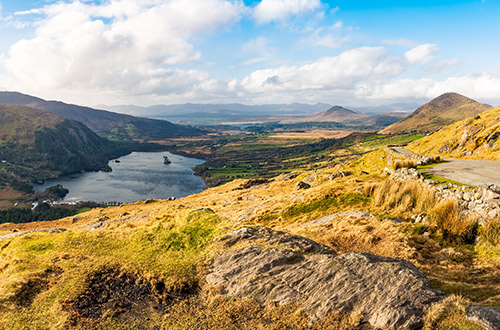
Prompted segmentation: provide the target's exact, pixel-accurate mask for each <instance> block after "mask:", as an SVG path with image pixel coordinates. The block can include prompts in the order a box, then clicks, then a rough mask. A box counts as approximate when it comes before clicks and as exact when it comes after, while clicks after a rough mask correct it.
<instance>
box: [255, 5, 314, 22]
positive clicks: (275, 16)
mask: <svg viewBox="0 0 500 330" xmlns="http://www.w3.org/2000/svg"><path fill="white" fill-rule="evenodd" d="M320 6H321V1H320V0H262V1H261V2H260V3H259V4H258V5H257V6H256V7H255V8H254V13H253V16H254V18H255V20H256V21H257V22H258V23H260V24H264V23H269V22H272V21H282V20H285V19H286V18H288V17H290V16H292V15H298V14H301V13H304V12H311V11H314V10H316V9H318V8H319V7H320Z"/></svg>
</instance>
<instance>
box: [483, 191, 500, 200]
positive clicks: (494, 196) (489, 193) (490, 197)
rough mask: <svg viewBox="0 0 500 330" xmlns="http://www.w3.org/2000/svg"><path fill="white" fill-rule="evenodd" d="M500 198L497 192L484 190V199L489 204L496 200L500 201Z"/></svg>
mask: <svg viewBox="0 0 500 330" xmlns="http://www.w3.org/2000/svg"><path fill="white" fill-rule="evenodd" d="M499 198H500V195H499V194H497V193H496V192H493V191H491V190H489V189H486V190H484V192H483V199H484V200H485V201H486V202H488V201H491V200H494V199H499Z"/></svg>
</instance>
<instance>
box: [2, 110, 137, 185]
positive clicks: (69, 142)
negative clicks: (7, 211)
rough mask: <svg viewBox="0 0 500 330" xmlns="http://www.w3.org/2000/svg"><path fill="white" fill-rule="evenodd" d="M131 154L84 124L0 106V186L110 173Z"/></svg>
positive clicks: (50, 114)
mask: <svg viewBox="0 0 500 330" xmlns="http://www.w3.org/2000/svg"><path fill="white" fill-rule="evenodd" d="M128 152H130V149H129V148H128V147H127V146H126V145H125V144H122V143H116V142H113V141H109V140H107V139H105V138H102V137H100V136H99V135H97V134H96V133H94V132H93V131H91V130H90V129H89V128H88V127H86V126H85V125H84V124H82V123H80V122H78V121H76V120H71V119H67V118H64V117H62V116H59V115H54V114H52V113H48V112H45V111H42V110H39V109H34V108H30V107H24V106H10V105H0V157H1V161H2V163H1V165H0V166H1V171H0V182H1V183H2V184H5V183H10V184H11V185H12V184H14V185H16V184H19V183H27V184H31V183H32V182H34V181H39V180H44V179H47V178H50V177H55V176H57V175H59V174H62V173H73V172H80V171H93V170H100V169H107V168H108V167H107V164H108V160H109V159H111V158H115V157H119V156H122V155H125V154H127V153H128Z"/></svg>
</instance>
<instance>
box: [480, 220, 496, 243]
mask: <svg viewBox="0 0 500 330" xmlns="http://www.w3.org/2000/svg"><path fill="white" fill-rule="evenodd" d="M480 234H481V241H483V242H485V243H489V244H491V245H496V246H498V245H500V217H496V218H493V219H491V220H488V221H486V222H485V223H484V224H483V225H482V226H481V229H480Z"/></svg>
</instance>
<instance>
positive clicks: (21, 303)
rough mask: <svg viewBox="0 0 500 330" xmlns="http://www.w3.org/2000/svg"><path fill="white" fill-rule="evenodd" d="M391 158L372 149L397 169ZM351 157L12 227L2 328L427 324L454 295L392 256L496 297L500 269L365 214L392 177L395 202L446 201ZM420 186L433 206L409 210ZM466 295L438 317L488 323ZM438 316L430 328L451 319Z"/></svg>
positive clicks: (2, 235)
mask: <svg viewBox="0 0 500 330" xmlns="http://www.w3.org/2000/svg"><path fill="white" fill-rule="evenodd" d="M382 156H383V154H382V153H380V152H377V153H376V154H375V155H372V158H373V159H374V160H376V161H377V162H380V163H381V166H385V164H386V159H384V157H382ZM369 159H370V158H364V159H360V160H359V161H357V164H358V165H359V166H360V165H361V164H364V163H365V162H367V161H368V160H369ZM353 166H354V167H352V168H349V170H350V171H352V172H342V175H339V173H340V172H339V170H340V169H341V168H340V167H334V168H328V169H322V170H321V171H307V172H296V173H290V174H285V175H282V176H280V177H278V178H276V179H274V180H269V181H262V180H245V181H244V180H236V181H233V182H230V183H228V184H226V185H223V186H220V187H216V188H211V189H207V190H205V191H203V192H202V193H200V194H197V195H193V196H189V197H186V198H182V199H178V200H164V201H155V200H148V201H146V202H137V203H134V204H128V205H122V206H121V207H111V208H106V209H94V210H91V211H89V212H87V213H84V214H80V215H79V216H77V217H74V218H66V219H61V220H58V221H54V222H44V223H43V222H39V223H31V224H19V225H14V224H3V225H0V328H2V329H4V328H5V329H25V328H37V329H133V328H137V329H256V328H257V329H317V330H319V329H344V330H348V329H373V328H384V329H419V328H422V326H423V323H424V321H425V320H424V319H423V316H424V314H425V312H426V311H427V310H428V309H429V308H430V307H431V306H430V305H431V303H432V302H435V301H439V300H440V299H442V298H443V295H442V294H441V293H439V292H437V291H435V290H432V289H431V288H430V282H429V280H428V279H427V278H425V276H423V275H422V273H421V271H420V270H418V269H417V268H415V266H414V265H412V264H411V263H410V262H408V261H404V260H401V259H396V258H394V257H398V258H402V259H406V260H409V261H411V262H413V263H414V264H415V265H417V267H419V268H421V269H427V272H428V273H429V274H431V275H433V278H432V279H433V282H432V283H433V285H436V284H439V283H443V282H444V281H443V279H444V280H446V282H445V284H446V285H447V288H448V289H449V290H452V289H450V287H452V285H456V287H457V289H456V291H458V290H460V291H461V290H462V288H464V287H467V288H469V287H471V284H469V282H459V281H465V280H464V278H465V279H466V280H467V281H469V277H470V278H471V279H472V280H473V281H474V282H473V283H478V282H479V283H481V285H482V287H481V289H482V292H483V291H484V292H488V294H487V295H486V294H485V295H479V296H477V295H476V292H474V294H470V296H474V297H475V299H476V300H475V302H476V303H482V302H483V301H484V300H485V299H486V298H485V297H484V296H493V295H494V294H495V293H496V292H498V291H496V290H497V287H498V281H497V278H498V271H490V269H485V271H484V273H471V272H472V270H475V269H476V268H475V267H477V265H476V264H472V265H469V266H466V268H465V269H464V268H463V267H462V265H461V264H458V265H457V264H456V263H455V262H456V261H455V259H453V260H452V259H451V258H450V257H449V251H450V250H452V249H450V248H448V249H447V251H445V252H441V247H439V245H438V244H437V243H436V242H434V241H432V239H431V238H429V237H427V236H425V235H418V237H411V236H407V235H405V234H404V233H403V232H402V231H401V228H402V227H401V226H402V225H403V224H398V223H397V222H395V221H393V220H389V219H385V220H384V218H378V217H375V216H372V215H370V214H368V213H366V212H372V213H373V212H374V211H377V210H378V211H379V212H380V211H382V209H380V208H379V206H377V205H379V204H377V203H378V202H376V203H375V202H374V201H375V200H376V199H377V198H376V197H375V195H372V197H370V195H367V194H365V193H362V192H361V191H362V190H363V187H364V185H365V184H366V183H367V182H371V186H370V187H371V188H370V189H368V190H372V189H375V188H374V187H375V186H373V180H377V181H381V182H385V183H382V186H380V191H390V192H393V191H394V192H396V193H395V194H394V195H398V194H397V192H399V195H398V196H399V197H392V196H391V199H390V200H389V198H386V197H387V196H385V195H383V196H381V198H380V200H381V202H383V203H385V202H387V204H388V208H387V210H390V212H399V211H397V210H402V211H403V212H405V213H408V212H411V213H415V214H420V213H421V212H422V211H421V209H420V206H417V204H419V205H428V204H429V202H430V201H432V200H434V199H432V198H430V197H429V196H428V195H427V194H425V189H423V188H422V189H419V190H417V191H412V190H409V189H408V188H409V187H410V186H412V187H414V188H416V187H417V186H418V184H417V183H416V182H414V183H411V182H405V183H396V184H395V185H394V186H391V189H386V188H385V186H383V185H384V184H385V185H387V184H391V181H392V180H385V179H386V178H387V177H386V176H385V175H382V174H380V173H381V171H380V170H381V169H380V168H379V167H377V170H376V171H373V173H372V174H367V173H366V172H364V171H363V172H361V171H360V170H358V169H357V165H353ZM363 170H367V171H371V170H369V169H368V168H366V167H363ZM300 183H302V184H300ZM305 183H307V185H305ZM403 185H404V186H403ZM300 187H302V188H300ZM365 190H366V189H365ZM373 191H375V190H373ZM408 194H412V196H419V198H420V199H422V198H424V199H425V201H426V203H420V202H419V203H416V204H415V205H413V206H411V204H412V203H413V200H412V198H408ZM374 203H375V204H374ZM400 203H401V204H400ZM389 204H391V205H389ZM416 208H418V209H416ZM382 213H384V212H382ZM400 215H401V214H397V213H396V214H393V216H398V218H399V216H400ZM408 216H409V214H408ZM14 229H15V230H16V231H15V232H12V231H11V230H14ZM30 230H31V231H30ZM313 240H314V241H313ZM318 243H319V244H318ZM321 244H322V245H321ZM443 251H444V250H443ZM447 253H448V254H447ZM372 254H377V255H380V256H379V257H377V256H373V255H372ZM457 255H458V252H457ZM447 256H448V257H447ZM462 258H466V257H465V256H463V257H462ZM457 259H458V257H457ZM467 261H469V260H468V259H467ZM471 262H472V261H471ZM450 269H451V270H450ZM454 269H459V271H458V272H461V273H458V272H457V273H453V270H454ZM469 273H471V275H468V274H469ZM459 275H460V276H459ZM456 278H459V279H460V280H456ZM451 280H454V281H453V282H451V283H452V284H449V283H450V281H451ZM443 286H444V285H443ZM470 290H471V291H472V289H470ZM466 292H468V291H466ZM452 298H453V297H452ZM497 301H498V298H494V299H493V300H491V301H489V304H496V303H497ZM346 302H348V303H346ZM459 302H460V301H459ZM467 304H470V303H467V302H465V300H464V302H461V305H460V306H459V307H458V308H457V307H453V306H451V307H449V309H450V311H447V312H448V314H446V315H444V316H443V313H440V314H439V313H438V318H440V319H443V318H446V317H448V315H449V314H451V317H450V318H453V319H452V320H451V321H450V320H448V323H447V324H444V325H447V326H448V328H453V329H474V330H476V329H480V328H479V327H475V326H474V325H471V324H470V323H467V322H466V321H465V315H464V314H465V313H464V312H463V311H462V309H465V308H466V307H467ZM463 306H465V307H463ZM447 308H448V307H447ZM459 308H460V311H459V313H460V314H458V313H456V312H455V311H454V309H459ZM337 311H338V312H340V313H336V312H337ZM454 313H455V314H454ZM311 321H312V322H314V323H312V322H311ZM425 322H426V323H427V321H425ZM439 322H440V320H439V319H438V320H436V317H434V318H433V319H431V323H429V324H427V327H426V328H427V329H438V328H445V327H444V325H443V327H440V326H439ZM460 325H463V326H460Z"/></svg>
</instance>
